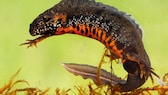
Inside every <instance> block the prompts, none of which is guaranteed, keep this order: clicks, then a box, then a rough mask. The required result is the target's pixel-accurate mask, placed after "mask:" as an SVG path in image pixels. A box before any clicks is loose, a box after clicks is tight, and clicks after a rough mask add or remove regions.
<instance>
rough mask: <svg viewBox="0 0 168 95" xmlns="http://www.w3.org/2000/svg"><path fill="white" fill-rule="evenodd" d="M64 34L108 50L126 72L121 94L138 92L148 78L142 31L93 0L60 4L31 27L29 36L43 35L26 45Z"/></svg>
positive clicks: (65, 0) (122, 14) (66, 1)
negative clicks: (126, 76) (119, 61)
mask: <svg viewBox="0 0 168 95" xmlns="http://www.w3.org/2000/svg"><path fill="white" fill-rule="evenodd" d="M65 33H71V34H78V35H82V36H86V37H89V38H93V39H96V40H98V41H100V42H101V43H103V44H104V45H105V47H106V48H107V49H109V50H110V53H111V59H119V58H121V60H122V63H123V66H124V69H125V70H126V71H127V72H128V78H127V80H126V81H125V83H118V85H119V86H120V88H121V90H122V91H130V90H134V89H136V88H138V87H139V86H141V85H142V84H144V82H145V81H146V80H147V78H148V77H149V76H150V75H151V73H152V70H151V65H150V61H149V58H148V55H147V53H146V51H145V49H144V46H143V43H142V31H141V29H140V28H139V26H138V25H137V24H136V23H135V22H134V20H132V19H131V18H130V17H129V16H128V15H126V14H125V13H124V12H119V11H118V10H117V9H115V8H114V7H111V6H107V5H104V4H102V3H96V2H95V1H94V0H62V1H61V2H60V3H59V4H57V5H55V6H54V7H52V8H51V9H49V10H47V11H45V12H44V13H42V14H41V15H39V16H38V17H37V18H36V19H35V20H34V21H33V22H32V24H31V25H30V34H31V35H33V36H35V35H42V36H41V37H40V38H37V39H35V40H31V41H30V42H28V43H25V44H30V46H31V45H35V44H36V43H37V42H39V41H41V40H42V39H43V38H47V37H50V36H53V35H61V34H65Z"/></svg>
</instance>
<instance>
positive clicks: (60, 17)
mask: <svg viewBox="0 0 168 95" xmlns="http://www.w3.org/2000/svg"><path fill="white" fill-rule="evenodd" d="M58 19H62V22H63V23H64V22H66V19H67V15H66V14H65V13H60V14H59V13H56V14H55V15H54V18H53V20H54V23H56V22H57V20H58Z"/></svg>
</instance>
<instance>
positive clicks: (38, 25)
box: [29, 11, 66, 36]
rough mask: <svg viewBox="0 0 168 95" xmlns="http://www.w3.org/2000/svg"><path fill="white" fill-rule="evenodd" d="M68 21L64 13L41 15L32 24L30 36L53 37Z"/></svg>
mask: <svg viewBox="0 0 168 95" xmlns="http://www.w3.org/2000/svg"><path fill="white" fill-rule="evenodd" d="M65 19H66V15H65V14H64V13H55V14H53V13H49V12H48V11H46V12H45V14H42V15H39V16H38V17H37V18H36V19H35V20H34V21H33V22H32V23H31V24H30V30H29V32H30V34H31V35H32V36H36V35H52V34H53V33H54V32H55V31H56V30H57V29H58V28H59V27H61V26H62V25H63V23H64V21H65Z"/></svg>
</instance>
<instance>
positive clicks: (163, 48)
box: [0, 0, 168, 89]
mask: <svg viewBox="0 0 168 95" xmlns="http://www.w3.org/2000/svg"><path fill="white" fill-rule="evenodd" d="M59 1H60V0H48V1H46V0H1V1H0V87H1V86H3V85H4V84H5V83H6V82H7V81H8V79H9V78H10V77H11V76H12V75H13V74H14V73H15V72H16V71H17V70H18V69H19V68H21V72H20V73H19V75H18V76H17V78H16V79H25V80H27V81H28V82H29V83H30V85H31V86H34V87H40V88H42V89H45V88H47V87H51V88H54V89H55V88H56V87H60V88H65V89H68V88H74V85H82V84H83V85H84V84H85V83H86V85H87V84H88V80H83V79H82V78H81V77H75V76H74V75H72V74H70V73H69V72H67V71H66V70H65V69H64V68H63V67H62V65H61V64H62V63H70V62H72V63H80V64H89V65H94V66H97V65H98V63H99V61H100V58H101V56H102V54H103V51H104V46H103V45H102V44H101V43H99V42H98V41H95V40H93V39H89V38H86V37H81V36H78V35H70V34H66V35H61V36H55V37H51V38H48V39H46V40H44V41H43V42H41V43H39V44H38V48H29V49H27V48H26V46H19V44H20V43H23V42H25V40H26V39H34V38H36V37H32V36H30V34H29V24H30V23H31V22H32V21H33V20H34V18H35V17H37V16H38V15H39V14H40V13H42V12H43V11H45V10H46V9H48V8H50V7H52V6H54V5H55V4H57V3H58V2H59ZM97 1H99V2H103V3H104V4H108V5H111V6H114V7H116V8H118V9H119V10H122V11H125V12H126V13H128V14H131V15H132V16H133V17H134V18H135V19H136V21H137V22H138V23H139V24H140V25H141V27H142V28H143V30H144V36H143V42H144V45H145V49H146V51H147V53H148V55H149V57H150V60H151V64H152V67H153V68H154V69H155V72H156V73H157V74H159V75H160V76H161V77H162V76H163V75H164V74H165V73H167V72H168V70H167V68H168V64H167V62H166V60H167V57H168V50H167V49H168V42H167V41H168V0H103V1H101V0H97ZM106 68H107V69H109V65H107V66H106ZM114 69H115V71H116V73H118V74H119V75H121V74H122V71H123V70H122V67H121V66H119V67H116V68H114ZM121 70H122V71H121ZM155 83H156V84H157V81H156V82H155ZM148 84H151V81H148V82H147V84H146V85H147V86H148Z"/></svg>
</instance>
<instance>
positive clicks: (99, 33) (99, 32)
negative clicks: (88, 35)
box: [97, 29, 103, 40]
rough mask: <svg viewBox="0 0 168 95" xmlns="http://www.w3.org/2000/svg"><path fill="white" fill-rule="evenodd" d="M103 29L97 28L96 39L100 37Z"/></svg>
mask: <svg viewBox="0 0 168 95" xmlns="http://www.w3.org/2000/svg"><path fill="white" fill-rule="evenodd" d="M102 32H103V31H102V30H101V29H99V30H98V31H97V33H98V40H100V37H101V33H102Z"/></svg>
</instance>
